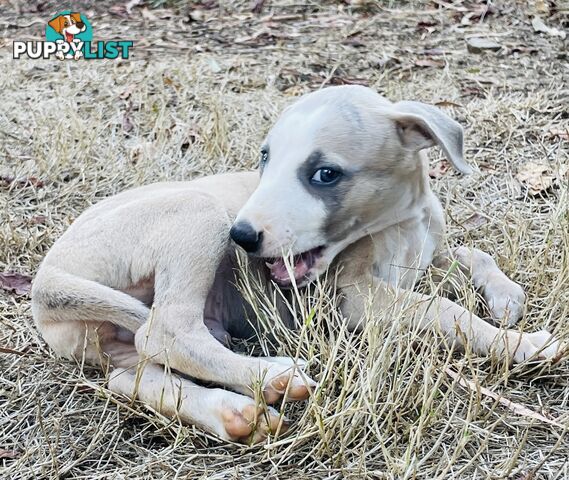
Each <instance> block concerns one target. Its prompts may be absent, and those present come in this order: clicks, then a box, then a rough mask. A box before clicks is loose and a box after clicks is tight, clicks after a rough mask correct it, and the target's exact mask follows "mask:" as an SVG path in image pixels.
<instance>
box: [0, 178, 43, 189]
mask: <svg viewBox="0 0 569 480" xmlns="http://www.w3.org/2000/svg"><path fill="white" fill-rule="evenodd" d="M0 182H4V183H5V184H6V185H8V186H10V187H12V186H18V187H36V188H42V187H43V186H44V182H43V181H42V180H40V179H39V178H37V177H25V178H16V177H12V176H10V175H3V176H0Z"/></svg>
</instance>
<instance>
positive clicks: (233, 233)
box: [229, 222, 263, 253]
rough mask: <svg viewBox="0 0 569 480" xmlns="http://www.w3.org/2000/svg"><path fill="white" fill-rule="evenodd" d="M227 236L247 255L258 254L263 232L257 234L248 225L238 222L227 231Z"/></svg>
mask: <svg viewBox="0 0 569 480" xmlns="http://www.w3.org/2000/svg"><path fill="white" fill-rule="evenodd" d="M229 236H230V237H231V239H232V240H233V241H234V242H235V243H236V244H237V245H239V246H240V247H242V248H243V249H244V250H245V251H246V252H247V253H255V252H258V251H259V250H260V248H261V243H262V242H263V232H257V231H256V230H255V229H254V228H253V227H252V226H251V225H250V224H249V223H247V222H238V223H235V224H233V226H232V227H231V230H229Z"/></svg>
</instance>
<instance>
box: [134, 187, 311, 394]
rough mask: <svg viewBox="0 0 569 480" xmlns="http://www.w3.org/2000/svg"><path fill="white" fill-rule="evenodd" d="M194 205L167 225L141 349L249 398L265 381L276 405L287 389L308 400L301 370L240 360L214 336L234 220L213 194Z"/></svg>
mask: <svg viewBox="0 0 569 480" xmlns="http://www.w3.org/2000/svg"><path fill="white" fill-rule="evenodd" d="M192 201H193V202H194V203H193V205H191V206H190V205H185V206H184V208H183V209H182V208H180V206H179V204H174V205H172V209H173V210H174V212H175V214H173V215H172V217H166V218H165V220H164V221H166V222H167V223H168V224H167V225H164V226H163V227H162V229H163V231H167V232H169V233H170V234H169V235H168V237H167V240H168V242H167V243H166V244H165V245H163V246H162V248H160V250H159V251H157V252H156V255H157V258H156V266H155V272H156V273H155V286H154V290H155V297H154V307H153V312H151V315H150V318H149V320H148V321H147V322H146V323H145V324H144V325H143V326H142V327H140V329H139V330H138V331H137V332H136V335H135V345H136V349H137V351H138V352H139V353H140V354H141V355H142V356H143V358H144V357H146V358H149V359H150V360H151V361H152V362H155V363H160V364H162V365H168V366H170V367H171V368H173V369H175V370H178V371H180V372H182V373H185V374H187V375H189V376H191V377H194V378H198V379H201V380H205V381H210V382H215V383H218V384H221V385H226V386H231V388H234V389H236V390H237V391H239V392H240V393H244V394H247V395H249V396H253V395H254V391H255V390H256V386H257V385H258V382H259V381H260V382H261V384H260V389H261V390H262V391H263V393H264V395H265V400H266V401H267V402H269V403H273V402H275V401H277V400H278V399H279V398H280V397H282V395H283V394H284V393H285V391H286V392H287V398H288V399H289V400H301V399H305V398H307V397H308V395H309V391H310V388H311V387H313V386H314V385H315V382H314V381H312V380H311V379H309V378H308V377H306V376H305V375H304V374H303V372H302V371H301V370H300V369H298V368H294V367H293V368H291V367H290V366H285V365H281V364H278V363H275V362H269V361H266V360H264V359H260V358H254V357H248V356H244V355H238V354H236V353H234V352H232V351H231V350H229V349H227V348H226V347H225V346H223V345H221V344H220V343H219V342H218V341H217V340H216V339H215V338H214V337H213V336H212V335H211V333H210V332H209V331H208V328H207V326H206V325H205V323H204V310H205V305H206V300H207V297H208V293H209V292H210V290H211V288H212V286H213V284H214V281H215V274H216V271H217V270H218V267H219V266H220V264H221V262H222V261H223V260H224V258H225V256H226V255H227V253H228V251H229V249H230V248H231V246H230V244H229V241H230V240H229V234H228V232H229V227H230V222H229V220H228V219H227V214H226V213H225V210H223V209H222V208H220V207H219V206H218V205H217V204H216V203H214V202H213V201H212V200H210V199H209V197H207V196H204V197H203V198H202V197H199V196H197V195H196V196H194V198H193V199H192ZM203 212H208V215H204V214H203ZM157 230H158V229H157ZM162 241H164V240H162ZM227 281H230V279H228V280H227ZM289 382H290V384H289Z"/></svg>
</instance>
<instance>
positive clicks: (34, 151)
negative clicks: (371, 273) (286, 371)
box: [0, 0, 569, 479]
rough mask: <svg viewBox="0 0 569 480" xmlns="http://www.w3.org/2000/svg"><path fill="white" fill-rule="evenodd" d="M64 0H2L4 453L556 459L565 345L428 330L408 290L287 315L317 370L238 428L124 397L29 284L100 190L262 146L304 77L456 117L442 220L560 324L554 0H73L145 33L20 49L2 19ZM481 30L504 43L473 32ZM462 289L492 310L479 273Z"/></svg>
mask: <svg viewBox="0 0 569 480" xmlns="http://www.w3.org/2000/svg"><path fill="white" fill-rule="evenodd" d="M57 3H58V2H51V1H47V2H2V3H1V4H0V13H1V15H0V31H1V32H2V37H1V38H0V55H1V58H2V60H1V62H2V71H1V72H0V91H2V102H1V103H0V273H2V272H4V273H6V272H10V273H16V274H19V275H20V276H18V275H12V276H9V275H8V276H4V277H0V278H1V285H2V286H3V289H0V376H1V378H0V476H2V477H3V478H11V479H28V478H60V477H61V478H90V479H92V478H113V479H114V478H219V479H221V478H259V479H261V478H295V479H301V478H330V479H336V478H338V479H339V478H422V479H434V478H516V479H530V478H558V479H563V478H568V477H569V465H568V464H567V456H568V455H569V447H568V445H569V438H568V432H567V430H568V429H569V387H568V378H569V366H568V363H567V361H565V362H564V363H562V364H560V365H553V366H550V365H545V366H541V367H538V368H535V367H531V366H529V365H521V366H518V367H516V368H508V367H506V366H504V365H502V364H500V362H498V361H496V359H478V358H475V357H474V356H472V355H469V354H467V355H461V354H453V355H448V352H447V351H446V350H444V349H443V350H440V349H438V347H437V344H438V339H437V337H436V336H435V335H428V336H427V337H426V338H425V337H420V336H419V335H418V334H417V333H416V332H410V331H408V329H407V328H406V323H405V318H404V315H402V314H401V312H386V313H385V314H384V315H381V316H380V317H379V318H375V319H370V322H369V326H368V327H367V329H366V331H365V332H364V334H363V335H361V336H359V337H356V336H353V335H349V334H347V333H346V332H345V331H344V330H343V329H341V328H340V327H339V325H340V323H341V320H340V319H338V318H336V316H335V315H334V314H333V313H331V312H330V311H329V310H328V307H327V304H326V303H321V302H320V303H319V302H318V301H316V303H315V304H316V305H317V306H316V307H315V309H314V310H313V312H314V318H313V320H312V322H310V324H309V325H308V326H306V327H305V328H304V329H303V330H302V331H300V332H295V333H289V334H286V333H284V332H282V331H281V330H280V329H277V349H278V350H279V353H282V354H289V355H290V354H294V353H295V352H296V350H297V347H298V346H299V345H300V353H301V356H303V357H305V358H307V359H308V360H309V361H310V363H309V368H310V373H311V376H312V377H313V378H316V379H318V380H319V381H320V382H321V384H322V388H321V389H320V390H319V392H318V394H317V395H316V396H315V397H314V398H312V399H311V400H310V401H309V402H306V403H305V404H300V405H290V406H286V407H285V409H286V411H287V415H289V416H290V417H292V418H293V419H294V422H295V427H294V428H293V429H292V431H291V432H290V433H289V434H288V435H287V436H286V437H282V438H279V439H277V440H271V441H269V442H268V443H267V444H266V445H261V446H256V447H252V448H247V447H241V446H237V445H230V444H226V443H223V442H220V441H219V440H217V439H215V438H211V437H208V436H207V435H205V434H203V433H202V432H201V431H199V429H195V428H192V427H184V426H181V425H179V424H178V423H177V422H176V421H170V420H169V419H166V418H163V417H161V416H160V415H159V414H156V413H154V412H151V411H149V410H148V409H147V408H145V407H143V406H141V405H139V404H136V403H135V404H129V403H128V402H126V401H125V400H124V399H121V398H118V397H113V396H111V395H110V394H109V392H108V391H107V390H106V389H105V376H104V375H103V374H102V373H100V372H98V371H96V370H95V369H93V368H90V367H84V368H82V366H81V365H74V364H71V363H69V362H62V361H60V360H58V359H56V358H55V357H54V356H53V354H52V353H51V352H50V351H49V349H48V348H47V347H46V345H45V344H44V342H43V341H42V340H41V339H40V338H39V336H38V334H37V331H36V330H35V328H34V327H33V322H32V318H31V311H30V304H29V297H28V294H27V293H26V292H27V290H28V281H27V279H28V277H27V276H33V274H34V272H35V271H36V269H37V267H38V265H39V262H40V261H41V259H42V257H43V255H44V254H45V253H46V251H47V250H48V248H49V247H50V246H51V245H52V243H53V242H54V241H55V239H56V238H57V237H58V236H59V235H60V234H61V233H62V232H63V231H64V230H65V228H66V227H67V226H68V225H69V224H70V223H71V222H72V221H73V219H74V218H76V217H77V216H78V215H79V214H80V213H81V212H82V211H83V210H84V209H85V208H87V207H88V206H89V205H91V204H92V203H93V202H95V201H97V200H98V199H100V198H104V197H106V196H108V195H111V194H113V193H115V192H118V191H121V190H124V189H125V188H128V187H132V186H135V185H140V184H144V183H150V182H154V181H158V180H166V179H175V180H178V179H188V178H192V177H195V176H198V175H202V174H211V173H214V172H221V171H226V170H242V169H248V168H254V167H255V166H256V163H257V159H258V153H257V151H258V145H259V144H260V141H261V139H262V137H263V135H264V134H265V133H266V132H267V130H268V128H269V126H270V124H271V122H272V121H274V119H275V118H276V116H277V115H278V113H279V111H280V110H281V109H282V108H283V107H284V106H285V105H286V104H287V103H289V102H290V101H292V100H293V98H294V97H296V96H298V95H300V94H302V93H305V92H308V91H311V90H314V89H317V88H319V87H322V86H326V85H338V84H351V83H358V84H364V85H369V86H370V87H372V88H374V89H376V90H377V91H379V92H381V93H382V94H384V95H385V96H387V97H389V98H390V99H392V100H400V99H415V100H421V101H424V102H427V103H431V104H436V105H438V106H439V107H440V108H442V109H444V110H445V111H447V112H448V113H449V114H450V115H452V116H453V117H454V118H457V119H458V120H459V121H460V122H461V123H462V124H463V125H464V127H465V133H466V157H467V160H468V161H469V162H470V163H471V164H476V165H477V168H478V172H477V173H476V174H474V175H472V176H470V177H468V178H461V177H459V176H458V175H456V174H454V173H453V172H452V170H451V169H450V168H448V165H447V163H446V162H445V161H444V160H443V159H442V155H441V153H440V152H439V151H438V150H436V149H435V150H433V151H432V153H431V166H432V170H431V176H432V183H433V187H434V189H435V190H436V191H437V193H438V194H439V195H440V197H441V198H442V199H443V204H444V205H445V207H446V209H447V214H448V217H447V218H448V222H449V243H450V244H452V245H455V244H461V243H465V244H469V245H475V246H477V247H479V248H481V249H483V250H485V251H487V252H488V253H490V254H492V255H493V256H494V258H496V260H497V262H498V264H499V265H500V267H501V268H502V269H503V270H504V271H505V272H506V273H508V275H510V276H511V278H513V279H514V280H516V281H517V282H519V283H520V284H521V285H523V287H524V289H525V290H526V292H527V294H528V303H527V310H528V311H527V315H526V318H525V320H524V321H523V322H522V324H521V325H520V328H522V329H524V330H527V331H533V330H537V329H544V328H545V329H548V330H550V331H552V332H555V333H556V334H557V335H559V336H561V337H564V338H565V339H567V338H568V335H569V208H568V205H569V192H568V182H569V181H568V176H567V170H568V166H569V158H568V157H569V156H568V153H567V152H568V149H567V147H568V144H569V113H568V110H567V105H568V104H569V87H568V84H567V80H568V78H569V67H568V64H569V62H568V59H567V42H568V39H567V38H562V37H563V30H565V31H566V30H567V28H568V27H569V9H568V8H567V6H566V5H565V6H564V5H563V4H562V2H553V1H538V0H536V1H534V2H514V1H498V2H492V4H491V5H490V4H487V3H486V2H480V1H466V0H465V1H454V2H452V1H448V2H443V1H439V0H437V1H429V2H413V1H412V2H396V1H392V2H388V1H385V2H365V1H364V2H355V1H353V2H352V4H350V3H345V2H324V3H322V4H320V3H316V2H314V3H309V4H306V5H305V4H303V5H300V4H297V3H293V2H290V3H288V2H271V1H266V2H262V1H257V2H255V3H254V4H250V3H238V2H221V4H218V3H216V2H207V3H202V4H198V3H195V2H181V1H174V2H160V1H157V2H150V1H147V2H125V3H112V4H111V3H109V2H74V5H75V6H74V8H76V9H77V10H79V11H81V12H82V13H84V14H85V15H86V16H87V17H88V18H89V19H90V21H91V23H92V25H93V29H94V37H95V39H96V40H97V39H101V40H109V39H132V40H134V42H135V49H134V51H133V55H132V58H131V59H128V60H115V61H110V60H105V61H90V62H87V61H79V62H76V63H75V62H59V61H57V60H14V59H12V41H13V40H20V39H21V40H26V39H35V40H40V39H42V36H43V30H44V28H45V23H46V22H47V20H49V19H50V18H51V16H52V14H54V13H56V11H57V8H58V6H57ZM535 16H538V17H539V18H540V19H541V21H542V23H543V25H544V26H545V27H546V29H545V31H536V30H544V29H543V28H542V27H541V25H540V23H539V22H536V21H535ZM532 21H533V24H532ZM551 28H555V29H557V31H555V30H551ZM548 29H549V30H548ZM473 37H475V38H482V39H484V40H486V41H491V42H493V43H494V44H495V45H487V47H491V48H489V49H485V50H484V51H482V52H481V53H473V50H476V40H474V41H472V38H473ZM467 43H471V44H474V47H473V46H471V48H470V50H469V49H468V48H467ZM424 288H427V289H428V288H429V282H428V281H427V282H425V285H424ZM316 300H318V299H316ZM312 301H313V302H314V299H312ZM461 301H462V302H463V303H464V304H465V305H467V306H469V307H472V308H475V309H477V311H480V312H481V313H482V314H483V313H484V312H483V310H482V307H481V306H480V303H479V302H478V301H477V296H476V292H473V291H471V290H468V291H465V293H464V298H463V299H461ZM309 304H310V302H308V303H307V305H309ZM309 312H310V307H308V306H307V311H306V312H304V313H303V315H304V316H310V313H309ZM301 316H302V315H301ZM267 318H268V319H269V320H271V321H273V320H274V322H277V320H276V319H272V317H271V315H270V312H269V313H268V314H267ZM275 328H276V327H275ZM456 372H460V374H461V376H462V378H464V379H465V380H463V382H462V384H461V383H460V382H457V381H456V380H455V378H454V377H453V373H456ZM480 387H485V388H486V389H489V390H490V391H491V392H493V393H495V394H498V395H503V396H504V397H505V398H507V399H509V400H510V401H512V402H515V404H509V407H508V406H504V404H503V403H500V402H499V401H497V400H496V399H495V398H493V397H492V396H491V395H489V394H488V392H487V391H486V390H482V389H481V388H480ZM522 407H523V408H525V410H524V409H522ZM544 418H545V420H544ZM547 420H549V422H548V421H547Z"/></svg>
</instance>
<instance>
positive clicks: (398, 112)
mask: <svg viewBox="0 0 569 480" xmlns="http://www.w3.org/2000/svg"><path fill="white" fill-rule="evenodd" d="M394 108H395V111H394V113H393V114H392V115H391V118H392V119H393V120H394V121H395V122H396V123H397V129H398V132H399V135H400V137H401V142H402V143H403V145H404V146H406V147H407V148H410V149H413V150H415V151H419V150H422V149H424V148H429V147H432V146H434V145H438V146H439V147H441V148H442V150H443V152H444V154H445V156H446V157H447V159H448V160H449V161H450V162H451V163H452V165H453V166H454V168H456V169H457V170H458V171H459V172H461V173H464V174H469V173H472V172H473V171H474V170H473V169H472V167H471V166H470V165H468V164H467V163H466V162H465V161H464V157H463V144H464V140H463V134H462V127H461V126H460V124H459V123H458V122H455V121H454V120H453V119H452V118H450V117H449V116H447V115H446V114H444V113H443V112H441V111H440V110H439V109H438V108H436V107H433V106H431V105H427V104H425V103H420V102H406V101H404V102H398V103H396V104H395V105H394Z"/></svg>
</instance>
